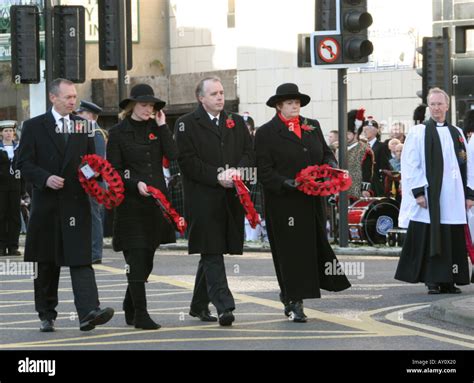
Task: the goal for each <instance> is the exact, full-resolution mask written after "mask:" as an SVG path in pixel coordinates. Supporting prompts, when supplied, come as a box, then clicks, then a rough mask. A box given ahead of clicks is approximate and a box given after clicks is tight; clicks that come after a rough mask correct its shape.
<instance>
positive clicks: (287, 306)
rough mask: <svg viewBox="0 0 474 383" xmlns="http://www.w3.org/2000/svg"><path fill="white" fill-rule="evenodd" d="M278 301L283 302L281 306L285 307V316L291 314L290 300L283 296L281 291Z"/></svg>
mask: <svg viewBox="0 0 474 383" xmlns="http://www.w3.org/2000/svg"><path fill="white" fill-rule="evenodd" d="M280 301H281V303H283V306H284V307H285V309H284V313H285V315H286V316H287V317H289V316H290V314H291V304H290V300H289V299H287V298H285V296H284V295H283V294H282V293H280Z"/></svg>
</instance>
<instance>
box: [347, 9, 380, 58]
mask: <svg viewBox="0 0 474 383" xmlns="http://www.w3.org/2000/svg"><path fill="white" fill-rule="evenodd" d="M340 15H341V35H342V61H343V63H344V64H358V63H367V62H368V61H369V56H370V55H371V54H372V52H373V51H374V46H373V44H372V42H370V41H369V40H368V30H367V28H369V27H370V26H371V25H372V23H373V19H372V15H371V14H370V13H368V12H367V0H340Z"/></svg>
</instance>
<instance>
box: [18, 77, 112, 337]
mask: <svg viewBox="0 0 474 383" xmlns="http://www.w3.org/2000/svg"><path fill="white" fill-rule="evenodd" d="M49 98H50V100H51V103H52V105H53V106H52V109H50V110H49V111H48V112H47V113H45V114H43V115H40V116H38V117H35V118H32V119H30V120H27V121H25V122H24V124H23V130H22V136H21V142H20V148H19V156H18V160H17V167H18V169H19V170H20V171H21V175H22V177H24V178H25V180H26V181H27V182H30V183H31V184H32V185H33V198H32V209H31V216H30V221H29V224H28V231H27V234H26V245H25V261H27V262H37V267H38V270H37V271H38V275H37V278H36V279H35V281H34V288H35V308H36V311H38V314H39V318H40V320H41V327H40V331H42V332H52V331H54V321H55V320H56V317H57V312H56V306H57V305H58V282H59V275H60V270H61V266H68V267H69V268H70V273H71V280H72V289H73V293H74V303H75V305H76V309H77V313H78V316H79V322H80V329H81V331H89V330H92V329H94V328H95V326H97V325H101V324H104V323H106V322H108V321H109V320H110V319H111V318H112V316H113V313H114V311H113V309H111V308H106V309H103V310H101V309H100V308H99V297H98V292H97V285H96V281H95V275H94V270H93V269H92V266H91V263H92V255H91V207H90V203H89V199H88V196H87V194H86V193H85V192H84V190H83V189H82V187H81V184H80V183H79V180H78V169H79V167H80V165H81V157H82V156H84V155H86V154H93V153H95V147H94V141H93V138H92V137H89V135H88V132H87V129H84V124H83V123H81V121H84V120H83V119H81V118H79V117H77V116H74V115H72V114H71V113H72V111H73V110H74V107H75V104H76V99H77V93H76V89H75V86H74V84H73V83H72V82H70V81H68V80H64V79H56V80H54V81H53V82H52V83H51V86H50V89H49Z"/></svg>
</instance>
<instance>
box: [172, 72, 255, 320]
mask: <svg viewBox="0 0 474 383" xmlns="http://www.w3.org/2000/svg"><path fill="white" fill-rule="evenodd" d="M196 98H197V100H198V102H199V106H198V108H197V109H196V110H195V111H194V112H192V113H189V114H187V115H185V116H184V117H182V118H180V119H179V120H178V121H177V122H176V126H175V134H176V140H177V143H178V149H179V158H178V162H179V166H180V168H181V174H182V175H183V186H184V200H185V212H186V219H187V221H188V225H189V226H188V228H189V253H190V254H201V260H200V262H199V267H198V270H197V275H196V282H195V288H194V296H193V299H192V302H191V311H190V315H191V316H194V317H198V318H199V319H201V320H202V321H212V322H213V321H216V320H217V318H216V317H214V316H212V315H211V313H210V311H209V308H208V305H209V302H212V304H213V305H214V306H215V307H216V308H217V312H218V315H219V323H220V325H222V326H230V325H232V322H233V321H234V315H233V314H232V312H233V311H234V309H235V303H234V299H233V297H232V293H231V292H230V290H229V287H228V284H227V277H226V273H225V265H224V258H223V254H242V252H243V241H244V210H243V208H242V206H241V205H240V203H239V200H238V198H237V196H236V191H235V189H234V186H233V183H232V177H233V176H234V175H237V174H240V175H241V176H242V178H243V179H244V180H246V178H249V177H248V175H250V174H254V173H253V172H251V171H249V169H251V167H252V166H253V164H254V156H253V151H252V141H251V138H250V134H249V132H248V129H247V127H246V125H245V123H244V120H243V118H242V117H241V116H239V115H237V114H235V113H229V112H226V111H225V110H224V102H225V98H224V88H223V86H222V83H221V81H220V79H218V78H217V77H210V78H205V79H203V80H201V81H200V82H199V84H198V86H197V88H196ZM239 169H240V171H239Z"/></svg>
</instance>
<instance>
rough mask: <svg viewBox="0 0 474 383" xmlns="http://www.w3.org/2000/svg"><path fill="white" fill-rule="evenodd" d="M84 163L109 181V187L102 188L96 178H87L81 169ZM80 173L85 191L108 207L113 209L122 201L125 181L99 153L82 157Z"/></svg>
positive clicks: (80, 180) (105, 180)
mask: <svg viewBox="0 0 474 383" xmlns="http://www.w3.org/2000/svg"><path fill="white" fill-rule="evenodd" d="M84 165H89V166H90V168H91V169H92V170H93V171H94V172H95V173H99V174H100V175H101V176H102V179H103V180H104V182H106V183H107V185H108V189H104V188H102V187H101V186H100V185H99V183H98V182H97V180H96V179H95V178H90V179H87V178H86V176H85V175H84V174H83V172H82V171H81V168H82V167H83V166H84ZM78 174H79V182H80V183H81V185H82V188H83V189H84V190H85V192H86V193H87V194H89V195H90V196H91V197H92V198H94V199H95V200H96V201H97V202H98V203H100V204H101V205H104V206H105V207H106V208H107V209H109V210H110V209H113V208H114V207H117V206H119V205H120V204H121V203H122V201H123V199H124V192H125V189H124V186H123V181H122V178H121V177H120V175H119V174H118V173H117V171H116V170H115V169H114V168H113V167H112V165H111V164H110V162H109V161H107V160H105V159H103V158H102V157H100V156H98V155H97V154H89V155H86V156H84V157H82V165H81V166H80V169H79V172H78Z"/></svg>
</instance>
